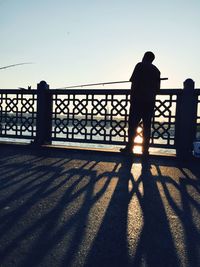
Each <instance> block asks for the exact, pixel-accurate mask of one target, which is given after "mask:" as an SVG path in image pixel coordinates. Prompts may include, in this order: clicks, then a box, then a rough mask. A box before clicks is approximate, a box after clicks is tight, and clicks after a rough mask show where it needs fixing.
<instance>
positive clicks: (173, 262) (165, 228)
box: [131, 159, 180, 267]
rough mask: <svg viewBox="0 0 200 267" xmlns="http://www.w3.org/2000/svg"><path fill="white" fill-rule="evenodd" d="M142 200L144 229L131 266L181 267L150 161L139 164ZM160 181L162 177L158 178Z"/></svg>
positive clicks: (144, 160) (145, 160)
mask: <svg viewBox="0 0 200 267" xmlns="http://www.w3.org/2000/svg"><path fill="white" fill-rule="evenodd" d="M139 179H140V180H141V182H142V184H143V197H142V198H140V199H139V201H140V205H141V208H142V212H143V229H142V231H141V236H140V240H139V243H138V247H137V250H136V254H135V256H134V259H133V260H132V264H131V266H143V265H142V263H144V262H145V265H144V266H148V267H156V266H159V267H160V266H162V267H165V266H176V267H178V266H180V262H179V260H178V257H177V254H176V249H175V246H174V242H173V237H172V234H171V231H170V225H169V221H168V218H167V215H166V212H165V207H164V204H163V201H162V198H161V195H160V191H159V188H158V183H157V182H158V181H159V179H160V178H159V179H158V176H153V175H152V172H151V164H150V163H149V160H147V159H143V160H142V171H141V176H140V177H139ZM161 179H162V177H161Z"/></svg>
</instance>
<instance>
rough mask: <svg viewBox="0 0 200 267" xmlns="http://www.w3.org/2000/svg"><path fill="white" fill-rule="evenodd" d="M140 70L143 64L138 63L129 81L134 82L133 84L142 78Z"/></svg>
mask: <svg viewBox="0 0 200 267" xmlns="http://www.w3.org/2000/svg"><path fill="white" fill-rule="evenodd" d="M140 69H141V63H138V64H137V65H136V66H135V68H134V70H133V74H132V75H131V78H130V80H129V81H130V82H132V83H136V82H137V80H138V78H139V76H140Z"/></svg>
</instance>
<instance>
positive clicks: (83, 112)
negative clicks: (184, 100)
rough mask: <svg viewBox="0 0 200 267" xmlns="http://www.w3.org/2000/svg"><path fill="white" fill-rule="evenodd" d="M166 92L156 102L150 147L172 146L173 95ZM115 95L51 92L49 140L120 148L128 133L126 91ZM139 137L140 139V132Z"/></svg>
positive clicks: (173, 134)
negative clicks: (119, 145) (118, 145)
mask: <svg viewBox="0 0 200 267" xmlns="http://www.w3.org/2000/svg"><path fill="white" fill-rule="evenodd" d="M105 91H106V93H105ZM168 91H170V92H169V93H166V94H162V95H160V96H158V97H157V100H156V107H155V117H154V118H153V125H152V146H163V147H173V146H174V139H175V116H176V101H177V94H176V93H175V92H174V93H172V92H171V91H172V90H168ZM119 92H120V91H119V90H104V91H102V90H93V91H91V90H83V93H82V94H81V92H80V90H79V91H78V90H76V91H70V92H68V93H67V94H66V93H65V94H64V93H61V94H59V93H56V92H55V91H54V94H53V118H52V122H53V123H52V124H53V128H52V138H53V140H62V141H76V142H77V141H80V142H93V143H108V144H124V143H125V141H126V140H127V133H128V115H129V106H130V103H129V98H130V96H129V93H130V90H123V92H121V93H119ZM141 127H142V125H141ZM139 135H140V136H141V135H142V132H141V130H140V131H139Z"/></svg>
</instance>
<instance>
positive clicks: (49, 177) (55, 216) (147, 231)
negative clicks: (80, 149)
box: [0, 153, 200, 267]
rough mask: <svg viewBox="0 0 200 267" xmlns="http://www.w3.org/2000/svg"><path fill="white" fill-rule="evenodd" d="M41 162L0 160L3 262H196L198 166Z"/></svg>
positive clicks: (44, 157) (49, 158)
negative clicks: (172, 169)
mask: <svg viewBox="0 0 200 267" xmlns="http://www.w3.org/2000/svg"><path fill="white" fill-rule="evenodd" d="M4 156H5V157H4V159H6V155H4ZM38 157H39V160H38V158H37V155H31V154H27V155H26V160H24V158H20V157H18V154H17V153H16V154H15V153H13V159H12V155H7V159H9V161H6V160H4V159H2V158H1V159H0V160H1V163H2V165H1V167H0V168H1V171H2V173H4V174H5V176H4V177H2V178H0V181H2V183H0V192H1V202H0V207H1V209H0V211H1V212H0V213H1V220H0V237H1V238H0V239H1V242H0V247H1V254H0V256H1V262H2V264H4V263H5V262H6V264H8V266H9V264H10V263H12V264H13V266H20V267H22V266H44V265H45V266H63V267H64V266H95V267H96V266H123V267H124V266H125V267H126V266H134V267H137V266H150V267H156V266H166V267H167V266H172V267H173V266H176V267H178V266H184V264H183V262H184V263H185V266H198V265H199V263H200V255H199V244H200V235H199V231H198V227H199V220H198V219H199V213H200V203H199V201H198V197H197V196H196V195H198V194H199V192H200V181H199V179H198V177H199V171H198V168H196V165H195V166H194V167H193V166H192V165H188V166H187V168H186V167H182V166H180V165H178V164H177V163H176V162H175V161H167V160H165V161H162V160H159V159H158V160H156V159H149V160H141V159H139V158H135V159H132V158H127V157H123V156H116V157H115V156H105V157H104V156H100V155H98V154H97V155H94V156H92V157H91V155H89V154H83V153H80V154H77V153H76V154H69V153H66V154H59V153H58V155H56V157H55V155H54V154H53V153H52V154H48V153H47V154H40V155H39V156H38ZM163 166H164V167H165V169H166V171H163V170H162V168H163ZM170 168H174V169H176V171H177V173H178V174H176V175H173V173H172V174H171V173H170V171H168V169H170ZM195 193H196V195H195ZM177 236H180V237H181V238H177ZM133 240H135V241H134V242H135V243H134V242H133ZM181 242H183V243H181ZM133 244H134V245H133ZM182 257H183V258H182ZM3 266H4V265H3Z"/></svg>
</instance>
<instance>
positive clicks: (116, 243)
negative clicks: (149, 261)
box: [85, 158, 132, 267]
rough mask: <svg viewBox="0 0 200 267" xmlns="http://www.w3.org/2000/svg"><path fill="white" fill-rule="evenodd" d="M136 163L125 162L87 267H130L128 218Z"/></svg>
mask: <svg viewBox="0 0 200 267" xmlns="http://www.w3.org/2000/svg"><path fill="white" fill-rule="evenodd" d="M131 166H132V159H128V160H127V159H126V158H125V159H123V162H122V163H121V167H120V168H119V170H118V171H117V172H116V173H115V177H112V179H117V180H116V184H115V188H114V191H113V193H112V196H111V199H110V202H109V205H108V207H107V209H106V212H105V216H104V218H103V221H102V223H101V226H100V229H99V231H98V233H97V235H96V237H95V239H94V242H93V245H92V247H91V249H90V251H89V254H88V257H87V259H86V263H85V266H87V267H88V266H95V267H98V266H101V267H103V266H129V255H128V243H127V224H128V222H127V214H128V205H129V201H130V193H129V189H128V184H129V180H130V169H131Z"/></svg>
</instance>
